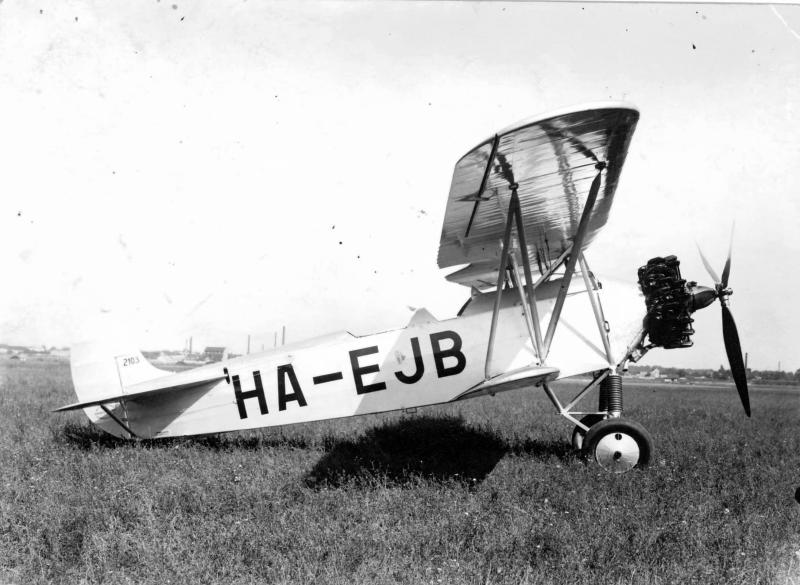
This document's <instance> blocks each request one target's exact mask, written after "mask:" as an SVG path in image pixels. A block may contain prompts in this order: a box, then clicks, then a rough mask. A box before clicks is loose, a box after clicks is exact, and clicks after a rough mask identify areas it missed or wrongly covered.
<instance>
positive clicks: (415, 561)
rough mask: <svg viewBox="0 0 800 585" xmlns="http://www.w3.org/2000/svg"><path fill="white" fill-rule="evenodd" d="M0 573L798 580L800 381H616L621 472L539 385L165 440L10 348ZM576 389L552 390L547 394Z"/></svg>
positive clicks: (63, 578) (1, 451) (49, 577)
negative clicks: (120, 422)
mask: <svg viewBox="0 0 800 585" xmlns="http://www.w3.org/2000/svg"><path fill="white" fill-rule="evenodd" d="M4 368H5V369H4V373H3V376H2V378H0V382H1V383H2V388H0V465H2V470H3V471H2V479H1V480H0V506H1V507H0V563H1V564H0V567H1V568H0V582H8V583H44V582H56V583H167V582H169V583H189V582H191V583H308V582H312V581H314V582H317V583H481V584H485V583H530V584H534V583H592V584H595V583H652V584H655V583H797V584H800V558H799V557H798V554H797V553H798V551H800V505H798V503H797V502H796V501H795V490H797V489H798V488H799V487H800V437H799V436H798V432H797V430H798V420H799V419H800V417H798V415H800V393H798V392H797V391H795V390H786V389H784V390H770V389H765V388H757V389H755V390H753V391H752V397H751V398H752V404H753V413H754V414H753V418H752V419H747V418H745V417H744V415H743V414H742V413H740V411H739V409H740V406H739V404H738V398H737V396H736V392H735V390H733V389H697V388H691V387H652V386H637V385H634V384H632V383H628V384H627V385H626V394H625V403H626V409H627V415H628V416H629V417H630V418H632V419H634V420H637V421H639V422H641V423H642V424H644V425H645V426H646V427H647V428H648V429H649V430H650V432H651V433H652V435H653V437H654V440H655V441H656V453H655V457H654V461H653V465H652V466H651V467H650V468H649V469H646V470H635V471H634V472H631V473H629V474H626V475H623V476H614V475H610V474H607V473H605V472H603V471H601V470H600V469H599V468H598V467H597V466H596V465H592V464H587V463H585V462H584V461H582V460H581V459H580V458H578V457H576V456H575V455H574V454H573V453H572V452H571V450H570V448H569V446H568V439H569V433H570V432H571V428H570V427H569V426H568V425H567V424H565V422H564V421H563V420H562V419H560V418H559V417H557V416H555V415H554V414H552V412H551V410H552V407H551V406H550V404H549V402H548V401H547V400H546V399H545V398H544V397H542V396H541V395H540V394H539V393H538V392H533V391H530V392H526V391H515V392H510V393H506V394H501V395H498V396H496V397H495V398H482V399H477V400H472V401H466V402H464V403H460V404H456V405H447V406H440V407H432V408H428V409H424V410H420V411H419V412H418V413H417V414H415V415H403V414H400V413H397V414H387V415H375V416H366V417H359V418H355V419H346V420H338V421H329V422H323V423H315V424H308V425H300V426H295V427H285V428H282V429H272V430H263V431H257V432H248V433H239V434H230V435H222V436H219V437H205V438H196V439H176V440H169V441H160V442H155V441H154V442H124V441H120V440H117V439H114V438H112V437H109V436H107V435H104V434H103V433H102V432H101V431H97V430H95V429H94V428H93V427H92V426H91V425H90V424H89V423H88V421H86V420H85V419H84V418H83V416H82V414H80V413H77V414H66V415H63V414H62V415H53V414H51V413H50V410H51V409H52V408H54V407H56V406H59V405H61V404H66V403H68V402H71V401H73V400H74V397H73V395H72V389H71V388H72V387H71V382H70V380H69V375H68V367H67V366H66V365H65V364H52V363H50V364H46V363H37V362H25V363H21V364H12V363H9V362H5V363H4ZM571 388H574V387H566V386H562V391H568V390H569V389H571Z"/></svg>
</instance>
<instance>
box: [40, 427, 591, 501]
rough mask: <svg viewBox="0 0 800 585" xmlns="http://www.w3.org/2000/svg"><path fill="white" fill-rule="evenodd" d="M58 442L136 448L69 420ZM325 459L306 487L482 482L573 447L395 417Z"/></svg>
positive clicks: (301, 444) (334, 445) (248, 441)
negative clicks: (508, 463) (514, 460)
mask: <svg viewBox="0 0 800 585" xmlns="http://www.w3.org/2000/svg"><path fill="white" fill-rule="evenodd" d="M55 431H56V432H55V435H56V438H57V439H59V440H60V441H63V442H65V443H67V444H69V445H71V446H73V447H76V448H78V449H82V450H89V449H96V448H101V449H116V448H130V447H131V446H132V445H134V444H135V443H131V442H130V441H126V440H124V439H119V438H117V437H114V436H111V435H109V434H107V433H105V432H103V431H101V430H99V429H97V428H96V427H94V426H91V425H79V424H71V423H68V424H67V425H64V426H63V427H60V428H59V429H55ZM138 443H139V444H142V445H146V446H148V447H150V448H154V449H158V448H168V447H171V446H174V445H176V444H181V445H193V446H197V447H201V448H207V449H214V450H223V449H224V450H259V449H263V448H273V447H274V448H280V447H292V448H299V449H318V448H319V443H315V442H313V441H309V440H306V439H303V438H302V437H297V438H289V437H275V438H271V437H265V436H227V437H226V436H220V435H207V436H199V437H182V438H177V439H173V440H170V439H160V440H142V441H139V442H138ZM323 449H324V450H325V454H324V455H323V456H322V458H321V459H320V460H319V461H318V462H317V463H316V464H315V465H314V467H313V468H312V469H311V471H309V472H308V473H307V474H306V476H305V478H304V482H305V484H306V486H308V487H311V488H322V487H339V486H342V485H344V484H347V483H351V482H353V481H355V482H356V483H359V482H364V483H368V484H371V483H378V484H389V485H403V484H407V483H413V482H415V481H417V480H419V479H433V480H437V481H463V482H465V483H467V484H468V485H471V486H475V485H477V484H479V483H480V482H482V481H483V480H484V479H485V478H486V476H487V475H489V473H491V472H492V470H493V469H494V468H495V466H496V465H497V463H498V462H499V461H500V460H501V459H502V458H503V457H504V456H505V455H507V454H514V455H522V456H526V457H532V458H537V459H547V458H551V457H556V458H557V459H560V460H564V461H566V460H572V459H574V458H575V454H574V452H573V450H572V449H571V447H570V445H568V444H567V443H565V442H559V441H541V440H535V439H526V440H524V441H521V442H508V441H506V440H503V439H502V438H500V437H499V436H498V435H497V434H495V433H493V432H490V431H486V430H481V429H474V428H470V427H469V426H467V425H466V424H465V423H464V421H463V420H462V419H460V418H458V417H441V416H418V417H414V418H403V419H399V420H395V421H392V422H389V423H386V424H383V425H380V426H377V427H373V428H371V429H369V430H367V431H366V432H365V433H364V434H363V435H361V436H359V437H357V438H355V439H338V438H334V437H328V438H326V439H324V440H323Z"/></svg>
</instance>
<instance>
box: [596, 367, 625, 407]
mask: <svg viewBox="0 0 800 585" xmlns="http://www.w3.org/2000/svg"><path fill="white" fill-rule="evenodd" d="M598 410H600V411H601V412H607V413H608V414H610V415H611V416H613V417H618V416H620V415H621V414H622V376H620V375H619V374H616V373H614V374H609V375H608V376H606V377H605V379H603V381H602V382H600V404H599V408H598Z"/></svg>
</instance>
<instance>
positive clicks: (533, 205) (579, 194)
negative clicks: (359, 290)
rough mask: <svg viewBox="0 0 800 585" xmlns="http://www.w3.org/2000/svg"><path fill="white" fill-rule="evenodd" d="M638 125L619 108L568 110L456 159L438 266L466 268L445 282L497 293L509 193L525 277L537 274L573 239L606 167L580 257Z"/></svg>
mask: <svg viewBox="0 0 800 585" xmlns="http://www.w3.org/2000/svg"><path fill="white" fill-rule="evenodd" d="M638 119H639V112H638V111H637V110H636V109H635V108H633V107H631V106H629V105H625V104H606V105H601V106H595V107H589V108H583V109H579V110H568V111H564V112H561V113H557V114H555V115H550V116H545V117H540V118H538V119H535V120H533V121H526V122H522V123H520V124H517V125H515V126H512V127H510V128H508V129H505V130H503V131H501V132H499V133H498V134H497V135H496V136H493V137H492V138H490V139H488V140H486V141H485V142H483V143H481V144H480V145H478V146H477V147H475V148H474V149H472V150H471V151H470V152H468V153H467V154H466V155H465V156H464V157H462V158H461V160H459V161H458V163H456V167H455V171H454V173H453V181H452V185H451V187H450V195H449V198H448V201H447V208H446V210H445V218H444V225H443V227H442V237H441V241H440V245H439V256H438V264H439V268H448V267H451V266H457V265H463V264H468V265H469V266H467V267H466V268H464V269H463V270H459V271H457V272H454V273H453V274H450V275H448V277H447V278H448V280H451V281H453V282H458V283H460V284H463V285H466V286H474V287H475V288H477V289H479V290H485V289H487V288H490V287H493V286H495V285H496V283H497V264H498V262H499V259H500V255H501V252H502V239H503V233H504V229H505V223H506V215H507V210H508V204H509V199H510V197H511V190H512V187H513V186H516V187H517V193H518V195H519V200H520V207H521V211H522V216H523V226H524V230H525V237H526V241H527V243H528V246H529V252H530V256H531V271H532V273H533V274H541V273H542V272H543V271H545V270H546V269H547V267H548V266H549V265H550V264H551V263H552V262H554V261H555V260H557V259H558V258H559V257H560V256H561V255H562V254H563V253H564V252H565V251H566V250H567V248H568V247H569V245H570V243H571V241H572V239H573V238H574V237H575V234H576V232H577V228H578V223H579V221H580V218H581V214H582V213H583V208H584V205H585V203H586V199H587V196H588V194H589V188H590V186H591V184H592V180H593V179H594V178H595V176H596V175H597V173H598V163H605V164H606V168H605V170H604V171H603V172H602V184H601V187H600V192H599V194H598V197H597V202H596V203H595V206H594V209H593V212H592V215H591V217H590V220H589V229H588V232H587V234H586V238H585V240H584V243H583V248H584V249H585V248H586V247H587V246H588V245H589V244H590V243H591V242H592V240H593V239H594V237H595V236H596V235H597V233H598V231H599V230H600V229H601V228H602V227H603V226H604V225H605V223H606V221H607V220H608V214H609V211H610V209H611V204H612V202H613V199H614V192H615V191H616V188H617V183H618V181H619V176H620V172H621V170H622V166H623V163H624V162H625V156H626V154H627V151H628V146H629V144H630V141H631V137H632V135H633V131H634V129H635V127H636V123H637V121H638ZM600 166H602V165H600ZM487 171H488V172H487Z"/></svg>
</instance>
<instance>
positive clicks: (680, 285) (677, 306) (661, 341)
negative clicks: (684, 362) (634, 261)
mask: <svg viewBox="0 0 800 585" xmlns="http://www.w3.org/2000/svg"><path fill="white" fill-rule="evenodd" d="M695 284H696V283H694V282H692V283H689V284H688V285H687V283H686V281H685V280H684V279H683V278H681V271H680V262H679V261H678V259H677V258H676V257H675V256H666V257H664V258H661V257H658V258H652V259H651V260H648V262H647V264H646V265H645V266H642V267H641V268H639V287H640V288H641V289H642V293H643V294H644V300H645V305H646V306H647V316H646V317H645V319H644V328H645V331H647V335H648V336H649V338H650V342H651V343H653V344H654V345H660V346H662V347H664V348H666V349H672V348H676V347H691V345H692V340H691V336H692V334H693V333H694V329H692V323H693V322H694V320H693V319H692V318H691V317H690V316H689V312H690V306H691V305H692V301H693V297H692V294H691V292H690V289H691V287H693V286H695Z"/></svg>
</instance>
